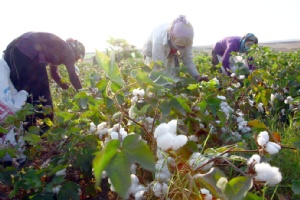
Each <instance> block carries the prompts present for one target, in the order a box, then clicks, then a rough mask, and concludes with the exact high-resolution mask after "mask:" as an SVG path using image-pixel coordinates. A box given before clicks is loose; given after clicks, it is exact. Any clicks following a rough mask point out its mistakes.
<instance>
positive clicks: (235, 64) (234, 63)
mask: <svg viewBox="0 0 300 200" xmlns="http://www.w3.org/2000/svg"><path fill="white" fill-rule="evenodd" d="M217 57H218V60H219V62H220V63H222V56H219V55H217ZM229 69H230V71H231V72H232V73H235V74H236V75H249V74H250V73H251V70H250V69H249V65H248V62H247V60H245V59H244V58H243V57H242V56H230V58H229ZM221 70H222V73H223V74H225V75H226V74H227V73H226V71H225V68H224V67H223V66H221Z"/></svg>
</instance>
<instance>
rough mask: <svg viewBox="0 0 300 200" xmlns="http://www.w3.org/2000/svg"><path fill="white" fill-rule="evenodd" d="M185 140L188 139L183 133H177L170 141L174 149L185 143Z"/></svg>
mask: <svg viewBox="0 0 300 200" xmlns="http://www.w3.org/2000/svg"><path fill="white" fill-rule="evenodd" d="M187 140H188V139H187V137H186V136H185V135H178V136H176V137H174V139H173V141H172V149H173V150H175V151H176V150H177V149H179V148H180V147H182V146H183V145H185V144H186V142H187Z"/></svg>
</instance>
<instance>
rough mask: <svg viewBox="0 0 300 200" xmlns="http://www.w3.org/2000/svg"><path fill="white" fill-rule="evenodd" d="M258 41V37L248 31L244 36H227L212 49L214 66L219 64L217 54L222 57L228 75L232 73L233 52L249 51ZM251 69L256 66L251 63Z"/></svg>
mask: <svg viewBox="0 0 300 200" xmlns="http://www.w3.org/2000/svg"><path fill="white" fill-rule="evenodd" d="M257 43H258V39H257V37H256V36H255V35H254V34H252V33H247V34H246V35H245V36H244V37H239V36H232V37H226V38H224V39H223V40H220V41H218V42H217V43H216V44H215V45H214V47H213V50H212V64H213V66H216V65H218V64H219V59H218V57H217V56H220V57H222V66H223V67H224V69H225V71H226V72H227V75H230V74H231V72H230V71H229V69H230V68H229V58H230V56H231V52H239V53H247V51H248V50H249V49H250V47H251V46H252V45H254V44H257ZM249 69H250V70H253V69H254V66H253V65H249Z"/></svg>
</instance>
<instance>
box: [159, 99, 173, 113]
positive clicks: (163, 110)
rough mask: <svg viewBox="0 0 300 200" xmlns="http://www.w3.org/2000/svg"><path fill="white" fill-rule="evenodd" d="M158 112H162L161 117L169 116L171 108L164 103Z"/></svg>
mask: <svg viewBox="0 0 300 200" xmlns="http://www.w3.org/2000/svg"><path fill="white" fill-rule="evenodd" d="M159 109H160V111H161V112H162V115H163V116H169V114H170V111H171V108H170V106H169V103H168V102H166V101H164V102H162V103H161V104H160V106H159Z"/></svg>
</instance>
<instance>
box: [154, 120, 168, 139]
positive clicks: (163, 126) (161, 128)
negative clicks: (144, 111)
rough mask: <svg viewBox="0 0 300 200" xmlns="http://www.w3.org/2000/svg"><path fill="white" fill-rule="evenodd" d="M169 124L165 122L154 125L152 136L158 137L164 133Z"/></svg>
mask: <svg viewBox="0 0 300 200" xmlns="http://www.w3.org/2000/svg"><path fill="white" fill-rule="evenodd" d="M168 129H169V126H168V124H166V123H162V124H160V125H159V126H158V127H156V129H155V131H154V138H158V137H159V136H161V135H163V134H166V133H167V132H168Z"/></svg>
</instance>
